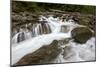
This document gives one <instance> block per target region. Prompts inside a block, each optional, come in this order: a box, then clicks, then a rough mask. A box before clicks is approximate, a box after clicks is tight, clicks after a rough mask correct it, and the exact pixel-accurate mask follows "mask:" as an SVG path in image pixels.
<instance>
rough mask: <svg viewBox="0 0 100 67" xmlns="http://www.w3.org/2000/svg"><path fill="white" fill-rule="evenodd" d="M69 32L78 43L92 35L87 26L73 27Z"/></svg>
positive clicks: (83, 41)
mask: <svg viewBox="0 0 100 67" xmlns="http://www.w3.org/2000/svg"><path fill="white" fill-rule="evenodd" d="M71 34H72V38H74V41H75V42H78V43H85V42H86V41H87V40H88V39H90V38H91V37H92V35H93V33H92V32H91V30H90V29H89V28H87V27H78V28H75V29H73V30H72V31H71Z"/></svg>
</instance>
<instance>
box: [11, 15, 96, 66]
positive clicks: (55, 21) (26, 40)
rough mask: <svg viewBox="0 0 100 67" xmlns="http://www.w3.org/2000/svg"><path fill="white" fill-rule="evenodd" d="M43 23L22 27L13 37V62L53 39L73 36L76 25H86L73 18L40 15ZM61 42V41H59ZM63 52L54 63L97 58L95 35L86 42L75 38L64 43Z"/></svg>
mask: <svg viewBox="0 0 100 67" xmlns="http://www.w3.org/2000/svg"><path fill="white" fill-rule="evenodd" d="M39 21H43V22H45V23H43V22H41V23H36V24H31V25H32V26H30V27H31V28H30V29H29V28H27V27H28V26H29V24H26V27H25V28H20V30H19V32H17V33H15V34H14V36H13V37H12V64H15V63H17V62H18V61H19V60H20V59H21V58H22V57H23V56H25V55H27V54H29V53H31V52H34V51H36V50H37V49H39V48H40V47H42V46H44V45H49V44H50V43H52V41H53V40H63V39H68V38H71V30H73V29H74V28H75V27H85V26H83V25H79V24H77V23H76V22H74V21H73V20H72V19H70V20H68V21H66V20H65V21H63V20H62V19H59V17H57V18H54V17H52V16H49V17H45V16H40V20H39ZM59 44H61V42H59ZM62 44H63V45H61V46H60V47H61V48H62V52H61V53H60V55H59V56H58V57H57V58H56V59H54V61H52V63H63V62H79V61H91V60H95V37H92V38H91V39H89V40H88V41H87V42H86V43H85V44H77V43H75V42H73V40H69V42H68V43H62Z"/></svg>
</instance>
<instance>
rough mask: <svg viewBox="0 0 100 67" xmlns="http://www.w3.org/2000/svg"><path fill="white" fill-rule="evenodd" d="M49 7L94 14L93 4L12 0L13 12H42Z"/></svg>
mask: <svg viewBox="0 0 100 67" xmlns="http://www.w3.org/2000/svg"><path fill="white" fill-rule="evenodd" d="M50 9H56V10H62V11H67V12H80V13H85V14H94V15H95V12H96V11H95V10H96V7H95V6H87V5H70V4H51V3H38V2H19V1H13V2H12V11H14V12H23V11H28V12H43V11H49V10H50Z"/></svg>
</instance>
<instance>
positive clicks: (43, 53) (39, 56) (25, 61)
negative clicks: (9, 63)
mask: <svg viewBox="0 0 100 67" xmlns="http://www.w3.org/2000/svg"><path fill="white" fill-rule="evenodd" d="M60 52H61V49H60V48H59V46H58V41H56V40H54V41H53V42H52V43H51V44H50V45H47V46H43V47H41V48H40V49H38V50H36V51H35V52H33V53H30V54H28V55H26V56H24V57H23V58H22V59H21V60H19V61H18V62H17V63H16V65H31V64H44V63H50V61H52V60H54V59H55V58H56V57H57V56H58V55H59V53H60Z"/></svg>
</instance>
